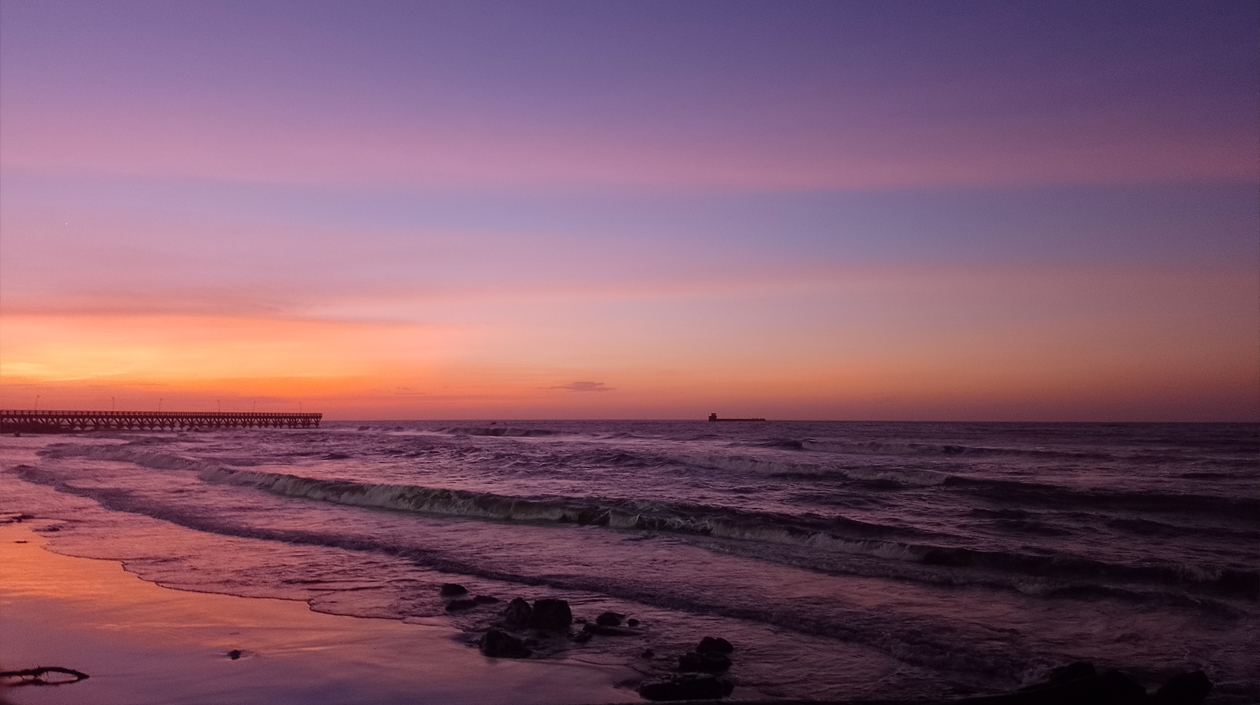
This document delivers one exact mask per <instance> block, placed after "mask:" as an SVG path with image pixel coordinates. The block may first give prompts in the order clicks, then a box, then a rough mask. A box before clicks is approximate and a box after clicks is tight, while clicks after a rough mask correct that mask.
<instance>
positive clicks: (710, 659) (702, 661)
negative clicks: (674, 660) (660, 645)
mask: <svg viewBox="0 0 1260 705" xmlns="http://www.w3.org/2000/svg"><path fill="white" fill-rule="evenodd" d="M730 667H731V660H730V659H729V658H727V657H726V655H725V654H719V653H718V652H716V651H706V652H704V653H702V654H698V653H695V652H692V653H689V654H683V655H682V656H679V657H678V670H680V671H683V672H687V671H700V672H701V673H722V672H723V671H726V670H728V669H730Z"/></svg>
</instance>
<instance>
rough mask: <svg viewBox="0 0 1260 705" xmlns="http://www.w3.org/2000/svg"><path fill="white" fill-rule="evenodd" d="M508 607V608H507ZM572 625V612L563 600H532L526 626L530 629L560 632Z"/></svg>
mask: <svg viewBox="0 0 1260 705" xmlns="http://www.w3.org/2000/svg"><path fill="white" fill-rule="evenodd" d="M509 607H510V606H509ZM571 624H573V611H572V610H570V609H569V603H568V602H566V601H565V600H552V599H542V600H534V609H533V611H532V612H531V613H530V615H529V621H528V622H527V623H526V625H527V626H528V627H529V628H530V629H550V630H552V631H557V632H562V631H564V630H566V629H568V628H569V625H571Z"/></svg>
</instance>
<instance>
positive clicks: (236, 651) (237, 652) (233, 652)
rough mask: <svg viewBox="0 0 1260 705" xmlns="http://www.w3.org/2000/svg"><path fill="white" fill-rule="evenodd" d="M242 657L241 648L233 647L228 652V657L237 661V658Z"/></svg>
mask: <svg viewBox="0 0 1260 705" xmlns="http://www.w3.org/2000/svg"><path fill="white" fill-rule="evenodd" d="M240 657H241V650H240V649H232V650H231V651H229V652H228V658H230V659H232V660H233V661H235V660H236V659H238V658H240Z"/></svg>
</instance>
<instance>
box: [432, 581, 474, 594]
mask: <svg viewBox="0 0 1260 705" xmlns="http://www.w3.org/2000/svg"><path fill="white" fill-rule="evenodd" d="M438 594H439V595H441V596H442V597H455V596H456V595H467V594H468V588H466V587H464V586H463V585H459V584H457V583H442V589H441V590H439V591H438Z"/></svg>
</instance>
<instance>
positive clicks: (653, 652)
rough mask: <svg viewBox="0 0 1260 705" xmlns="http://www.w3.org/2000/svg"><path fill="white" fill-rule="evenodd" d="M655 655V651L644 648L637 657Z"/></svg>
mask: <svg viewBox="0 0 1260 705" xmlns="http://www.w3.org/2000/svg"><path fill="white" fill-rule="evenodd" d="M655 655H656V652H655V651H653V650H651V649H644V650H643V653H641V654H639V658H652V657H653V656H655Z"/></svg>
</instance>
